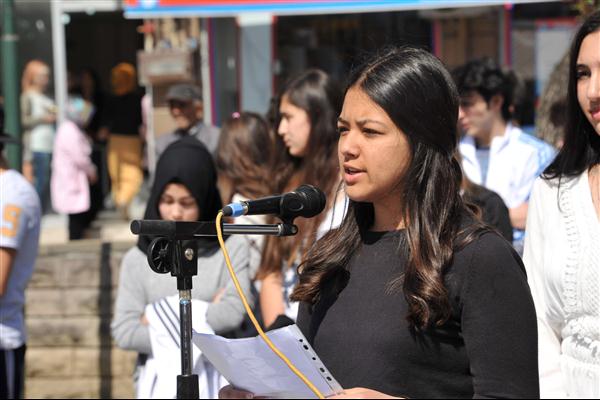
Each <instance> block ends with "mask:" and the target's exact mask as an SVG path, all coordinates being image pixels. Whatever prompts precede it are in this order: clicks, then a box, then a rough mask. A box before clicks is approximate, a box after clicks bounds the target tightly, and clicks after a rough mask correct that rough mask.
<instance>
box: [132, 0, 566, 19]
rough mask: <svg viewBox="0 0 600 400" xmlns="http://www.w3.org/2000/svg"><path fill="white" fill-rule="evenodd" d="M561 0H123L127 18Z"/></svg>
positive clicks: (322, 12) (464, 5)
mask: <svg viewBox="0 0 600 400" xmlns="http://www.w3.org/2000/svg"><path fill="white" fill-rule="evenodd" d="M548 1H560V0H512V1H507V0H487V1H485V0H453V1H447V0H305V1H291V0H259V1H258V0H257V1H254V0H123V8H124V10H125V17H126V18H158V17H168V16H171V17H225V16H237V15H242V14H247V13H266V14H272V15H308V14H340V13H358V12H385V11H400V10H420V9H421V10H422V9H435V8H456V7H477V6H498V5H511V4H517V3H541V2H548Z"/></svg>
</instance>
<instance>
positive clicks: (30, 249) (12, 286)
mask: <svg viewBox="0 0 600 400" xmlns="http://www.w3.org/2000/svg"><path fill="white" fill-rule="evenodd" d="M1 132H2V125H1V124H0V398H2V399H19V398H22V397H23V387H24V386H23V382H24V371H25V350H26V340H27V339H26V332H25V316H24V307H25V288H26V287H27V283H28V282H29V279H30V278H31V275H32V274H33V268H34V264H35V260H36V258H37V253H38V241H39V235H40V221H41V218H42V209H41V205H40V198H39V196H38V194H37V192H36V190H35V188H34V187H33V185H32V184H31V183H29V182H28V181H27V179H25V177H24V176H23V175H21V174H20V173H19V172H17V171H15V170H14V169H10V168H9V167H8V163H7V161H6V158H4V155H3V153H2V152H3V150H4V145H5V144H6V143H19V142H18V141H17V140H15V139H13V138H11V137H10V136H8V135H7V134H5V133H1Z"/></svg>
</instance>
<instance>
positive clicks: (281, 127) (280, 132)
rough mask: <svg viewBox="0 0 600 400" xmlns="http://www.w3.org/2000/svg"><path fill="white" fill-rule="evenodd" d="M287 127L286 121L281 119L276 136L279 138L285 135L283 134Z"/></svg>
mask: <svg viewBox="0 0 600 400" xmlns="http://www.w3.org/2000/svg"><path fill="white" fill-rule="evenodd" d="M287 125H288V124H287V121H286V120H285V119H282V120H281V121H280V122H279V127H278V128H277V134H278V135H279V136H283V135H285V134H286V133H287V130H288V129H287V128H288V126H287Z"/></svg>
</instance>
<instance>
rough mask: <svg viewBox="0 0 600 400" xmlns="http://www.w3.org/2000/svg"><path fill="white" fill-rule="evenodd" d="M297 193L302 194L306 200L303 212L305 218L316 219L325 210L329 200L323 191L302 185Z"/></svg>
mask: <svg viewBox="0 0 600 400" xmlns="http://www.w3.org/2000/svg"><path fill="white" fill-rule="evenodd" d="M295 192H296V193H299V194H301V195H302V196H303V197H304V199H305V204H304V205H305V207H304V210H303V212H302V216H303V217H305V218H311V217H314V216H315V215H317V214H319V213H320V212H321V211H323V210H324V209H325V204H326V203H327V198H326V197H325V193H323V191H322V190H321V189H319V188H317V187H315V186H312V185H301V186H299V187H298V188H297V189H296V190H295Z"/></svg>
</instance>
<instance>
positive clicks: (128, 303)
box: [111, 137, 252, 393]
mask: <svg viewBox="0 0 600 400" xmlns="http://www.w3.org/2000/svg"><path fill="white" fill-rule="evenodd" d="M221 206H222V204H221V197H220V194H219V190H218V188H217V175H216V171H215V167H214V164H213V161H212V156H211V155H210V153H208V151H207V150H206V148H205V147H204V145H202V144H201V143H200V142H198V141H197V140H196V139H194V138H193V137H185V138H182V139H181V140H179V141H177V142H175V143H173V144H171V145H170V146H169V147H168V148H167V149H166V150H165V151H164V153H163V154H162V156H161V157H160V159H159V160H158V163H157V168H156V177H155V180H154V183H153V185H152V189H151V193H150V198H149V200H148V205H147V207H146V212H145V214H144V219H150V220H159V219H162V220H170V221H214V220H215V218H216V216H217V213H218V211H219V210H220V209H221ZM153 239H154V238H153V237H151V236H140V238H139V240H138V243H137V246H135V247H133V248H131V249H130V250H129V251H128V252H127V253H126V254H125V256H124V257H123V260H122V262H121V273H120V278H119V287H118V292H117V298H116V302H115V314H114V318H113V321H112V325H111V329H112V335H113V338H114V340H115V342H116V344H117V346H119V347H120V348H122V349H125V350H132V351H136V352H138V353H139V355H140V356H139V357H138V367H139V368H141V369H143V368H144V365H145V361H146V359H147V357H148V356H149V355H152V346H151V341H150V332H149V327H148V320H147V319H146V317H145V314H144V313H145V308H146V305H148V304H151V303H154V302H156V301H158V300H160V299H163V298H165V297H168V296H171V295H176V294H177V281H176V279H175V278H174V277H172V276H171V275H170V274H157V273H155V272H153V271H152V270H151V269H150V266H149V265H148V261H147V252H148V251H149V250H148V246H149V245H150V243H151V241H152V240H153ZM226 245H227V249H228V251H229V254H230V257H231V261H232V265H233V267H234V269H235V271H236V274H237V277H238V279H239V281H240V284H241V286H242V289H243V291H244V293H245V294H246V295H247V296H248V297H249V299H250V301H252V296H250V294H249V289H250V276H249V270H248V259H249V253H248V248H247V246H246V243H245V240H244V239H243V238H242V237H240V236H229V237H228V238H227V241H226ZM192 286H193V289H192V298H193V299H196V300H202V301H205V302H208V303H209V305H208V308H207V311H206V315H205V318H206V322H207V323H208V325H209V326H210V327H211V328H212V329H213V330H214V332H215V333H217V334H219V335H223V334H227V333H229V332H231V331H233V330H236V329H237V328H238V327H239V326H240V324H241V323H242V321H243V318H244V307H243V305H242V302H241V300H240V299H239V297H238V294H237V292H236V289H235V287H234V285H233V282H232V281H231V278H230V276H229V273H228V271H227V267H226V265H225V259H224V257H223V254H222V253H221V250H220V248H219V244H218V242H217V240H216V237H214V238H206V239H201V240H198V274H197V275H196V276H194V277H193V278H192ZM198 317H200V318H201V317H202V316H199V315H196V316H195V318H198ZM173 368H178V366H173ZM138 372H139V373H141V372H142V371H141V370H140V371H138ZM137 375H138V376H139V374H137ZM140 391H143V392H148V388H139V387H138V393H139V392H140Z"/></svg>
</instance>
